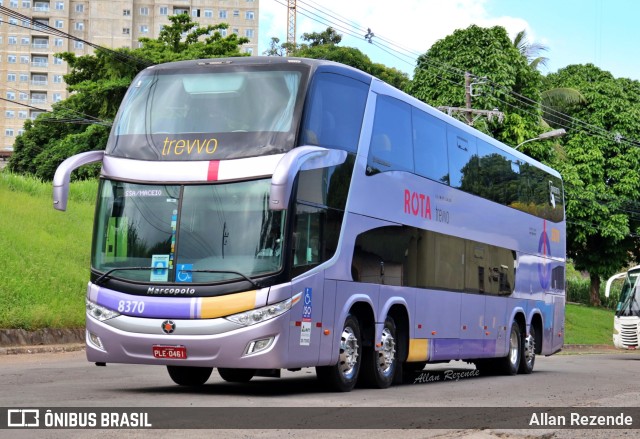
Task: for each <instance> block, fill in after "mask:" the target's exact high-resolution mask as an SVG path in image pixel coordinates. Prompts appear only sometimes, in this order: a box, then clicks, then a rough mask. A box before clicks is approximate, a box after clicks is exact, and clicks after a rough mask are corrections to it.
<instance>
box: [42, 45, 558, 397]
mask: <svg viewBox="0 0 640 439" xmlns="http://www.w3.org/2000/svg"><path fill="white" fill-rule="evenodd" d="M92 162H102V168H101V178H100V185H99V194H98V199H97V207H96V215H95V225H94V232H93V245H92V254H91V279H90V282H89V284H88V289H87V294H86V309H87V313H86V344H87V358H88V360H89V361H91V362H95V363H96V364H98V365H105V364H107V363H134V364H156V365H165V366H167V369H168V372H169V375H170V376H171V378H172V379H173V381H174V382H175V383H177V384H180V385H191V386H194V385H202V384H204V383H205V382H206V381H207V380H208V379H209V377H210V375H211V373H212V370H213V368H217V370H218V372H219V374H220V376H221V377H222V378H223V379H224V380H227V381H232V382H242V381H248V380H250V379H251V378H252V377H254V376H279V373H280V371H281V370H282V369H289V370H297V369H301V368H305V367H315V368H316V372H317V376H318V378H319V379H320V380H321V381H322V382H323V383H324V384H326V387H327V388H331V389H334V390H337V391H349V390H351V389H352V388H353V387H354V385H355V384H356V383H357V382H360V383H361V384H364V385H368V386H372V387H378V388H385V387H388V386H390V385H391V384H393V383H394V382H398V381H400V380H401V377H402V375H403V374H406V373H408V372H411V371H416V370H421V369H422V368H423V367H424V366H425V364H426V363H428V362H446V361H449V360H466V361H469V362H474V363H475V364H476V366H477V367H478V369H479V370H480V372H481V373H482V372H483V371H486V372H487V373H496V372H499V373H504V374H511V375H514V374H516V373H519V372H520V373H525V374H526V373H531V372H532V370H533V367H534V363H535V357H536V355H539V354H542V355H551V354H553V353H555V352H558V351H559V350H560V349H561V348H562V346H563V333H564V303H565V293H564V284H565V281H564V277H565V276H564V271H565V268H564V267H565V222H564V204H563V188H562V181H561V178H560V175H559V174H558V173H557V172H555V171H554V170H552V169H550V168H548V167H546V166H544V165H543V164H541V163H538V162H536V161H534V160H531V159H530V158H529V157H527V156H525V155H523V154H521V153H519V152H518V151H515V150H513V149H511V148H509V147H507V146H505V145H503V144H501V143H499V142H497V141H496V140H494V139H492V138H490V137H489V136H486V135H484V134H482V133H480V132H478V131H477V130H475V129H473V128H470V127H468V126H466V125H464V124H463V123H461V122H459V121H456V120H455V119H453V118H451V117H449V116H447V115H445V114H443V113H441V112H439V111H437V110H435V109H433V108H432V107H430V106H428V105H426V104H424V103H422V102H420V101H418V100H416V99H414V98H412V97H410V96H408V95H407V94H405V93H402V92H401V91H399V90H397V89H395V88H393V87H391V86H389V85H388V84H386V83H384V82H382V81H380V80H378V79H376V78H374V77H372V76H370V75H368V74H365V73H363V72H361V71H359V70H356V69H353V68H350V67H347V66H344V65H340V64H336V63H331V62H327V61H318V60H307V59H295V58H275V57H250V58H237V59H233V58H231V59H213V60H198V61H183V62H175V63H168V64H163V65H157V66H153V67H149V68H147V69H146V70H144V71H142V72H141V73H140V74H139V75H138V76H137V77H136V78H135V79H134V81H133V83H132V84H131V86H130V88H129V90H128V92H127V94H126V96H125V98H124V100H123V102H122V105H121V108H120V109H119V112H118V115H117V117H116V120H115V121H114V124H113V128H112V131H111V135H110V137H109V141H108V144H107V146H106V150H105V151H93V152H87V153H83V154H79V155H77V156H74V157H71V158H69V159H67V160H66V161H65V162H63V163H62V164H61V165H60V167H59V168H58V170H57V173H56V176H55V179H54V206H55V207H56V208H58V209H60V210H64V209H65V208H66V204H67V194H68V190H69V177H70V173H71V172H72V171H73V169H75V168H77V167H79V166H82V165H84V164H87V163H92Z"/></svg>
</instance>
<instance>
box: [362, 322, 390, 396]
mask: <svg viewBox="0 0 640 439" xmlns="http://www.w3.org/2000/svg"><path fill="white" fill-rule="evenodd" d="M396 338H397V337H396V324H395V322H394V321H393V319H392V318H391V317H387V319H386V320H385V322H384V328H383V329H382V340H381V346H380V349H378V350H377V351H376V350H375V348H374V347H373V346H371V347H366V348H365V349H364V352H363V356H364V359H363V362H362V367H363V370H362V372H363V376H362V378H363V380H364V382H365V384H366V385H368V386H371V387H375V388H378V389H386V388H387V387H389V386H391V384H392V383H393V377H394V375H395V373H396V367H397V357H396V354H397V352H396Z"/></svg>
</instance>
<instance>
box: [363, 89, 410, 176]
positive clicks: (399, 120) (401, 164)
mask: <svg viewBox="0 0 640 439" xmlns="http://www.w3.org/2000/svg"><path fill="white" fill-rule="evenodd" d="M385 171H409V172H413V171H414V166H413V135H412V129H411V106H410V105H409V104H407V103H406V102H402V101H400V100H398V99H395V98H392V97H390V96H384V95H380V96H378V98H377V101H376V115H375V119H374V123H373V133H372V135H371V144H370V147H369V159H368V161H367V173H368V174H370V175H371V174H377V173H378V172H385Z"/></svg>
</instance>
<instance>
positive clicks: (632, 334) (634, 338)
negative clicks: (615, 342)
mask: <svg viewBox="0 0 640 439" xmlns="http://www.w3.org/2000/svg"><path fill="white" fill-rule="evenodd" d="M620 340H622V344H623V345H625V346H638V324H637V323H623V324H621V325H620Z"/></svg>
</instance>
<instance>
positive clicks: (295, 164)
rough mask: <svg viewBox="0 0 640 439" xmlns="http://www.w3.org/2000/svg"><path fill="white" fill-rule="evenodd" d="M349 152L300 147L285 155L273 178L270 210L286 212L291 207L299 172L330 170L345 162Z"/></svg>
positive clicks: (316, 147) (317, 147)
mask: <svg viewBox="0 0 640 439" xmlns="http://www.w3.org/2000/svg"><path fill="white" fill-rule="evenodd" d="M346 159H347V152H346V151H343V150H340V149H327V148H321V147H319V146H299V147H297V148H294V149H292V150H291V151H289V152H288V153H286V154H285V155H284V157H282V158H281V159H280V161H279V162H278V165H277V166H276V170H275V171H274V172H273V176H272V177H271V190H270V194H269V209H271V210H285V209H286V208H287V207H288V206H289V199H290V197H291V191H292V190H293V182H294V181H295V179H296V175H297V174H298V172H299V171H308V170H310V169H321V168H328V167H329V166H337V165H340V164H342V163H344V162H345V160H346Z"/></svg>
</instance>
